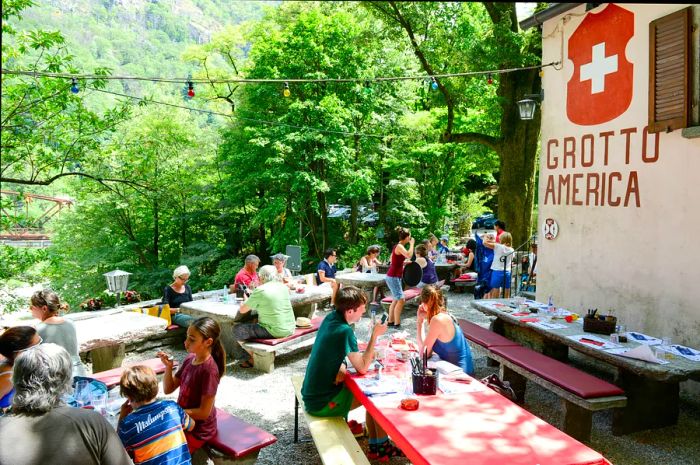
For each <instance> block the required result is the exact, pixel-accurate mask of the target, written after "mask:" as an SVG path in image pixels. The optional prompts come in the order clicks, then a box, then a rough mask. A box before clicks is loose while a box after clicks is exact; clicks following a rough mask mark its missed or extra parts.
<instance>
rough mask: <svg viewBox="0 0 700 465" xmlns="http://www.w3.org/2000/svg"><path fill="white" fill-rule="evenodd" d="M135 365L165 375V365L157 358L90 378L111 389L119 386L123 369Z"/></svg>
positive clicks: (113, 369) (94, 374) (102, 372)
mask: <svg viewBox="0 0 700 465" xmlns="http://www.w3.org/2000/svg"><path fill="white" fill-rule="evenodd" d="M136 365H146V366H147V367H149V368H151V369H153V371H155V372H156V374H157V375H162V374H163V373H165V365H163V362H161V361H160V359H159V358H151V359H148V360H143V361H140V362H134V363H128V364H126V365H123V366H121V367H118V368H112V369H111V370H107V371H101V372H99V373H93V374H92V375H90V378H93V379H96V380H98V381H102V382H103V383H105V384H106V385H107V389H112V388H113V387H114V386H116V385H118V384H119V380H120V379H121V377H122V373H123V372H124V368H126V367H130V366H136ZM176 365H177V362H176Z"/></svg>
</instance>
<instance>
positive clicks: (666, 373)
mask: <svg viewBox="0 0 700 465" xmlns="http://www.w3.org/2000/svg"><path fill="white" fill-rule="evenodd" d="M494 303H500V304H505V305H508V304H509V303H510V299H493V300H474V301H472V303H471V305H472V307H474V308H475V309H477V310H479V311H480V312H482V313H485V314H487V315H491V316H496V317H498V318H499V319H501V320H503V321H504V322H507V323H509V324H513V325H517V326H520V327H525V328H528V329H529V330H531V331H533V332H535V333H537V334H541V335H542V336H544V337H545V338H547V339H549V340H551V341H556V342H559V343H561V344H564V345H566V346H568V347H570V348H572V349H575V350H577V351H579V352H581V353H584V354H586V355H589V356H591V357H593V358H595V359H597V360H601V361H604V362H606V363H609V364H610V365H612V366H615V367H618V368H621V369H624V370H627V371H629V372H632V373H634V374H637V375H640V376H643V377H645V378H651V379H654V380H656V381H662V382H678V381H685V380H687V379H694V380H696V381H700V362H693V361H691V360H688V359H685V358H683V357H678V356H675V357H674V358H673V359H672V360H669V362H670V363H668V364H665V365H661V364H658V363H651V362H645V361H642V360H635V359H632V358H628V357H623V356H621V355H615V354H611V353H608V352H606V351H604V350H599V349H596V348H593V347H591V346H589V345H588V344H583V343H581V342H578V341H575V340H573V339H569V338H568V337H567V336H574V335H577V334H591V335H593V336H598V337H602V338H605V339H607V338H608V336H606V335H604V334H596V333H585V332H584V331H583V318H579V319H578V320H577V321H575V322H572V323H567V322H566V321H565V320H563V319H558V318H557V319H554V320H552V322H553V323H560V324H562V325H566V328H565V329H556V330H550V329H544V328H539V327H537V326H533V325H531V324H528V323H524V322H522V321H520V318H519V317H514V316H513V315H511V314H510V313H508V312H504V311H502V310H500V309H499V308H498V307H495V306H494ZM538 304H539V305H545V304H542V303H538ZM505 308H507V309H508V310H513V312H512V313H516V312H517V311H516V310H515V309H511V308H510V307H505ZM531 316H532V317H538V314H532V315H531ZM650 336H653V334H650ZM628 339H629V338H628ZM620 345H621V346H623V347H627V348H629V349H634V348H635V347H638V346H639V345H641V344H639V343H637V342H633V341H629V340H628V342H626V343H620Z"/></svg>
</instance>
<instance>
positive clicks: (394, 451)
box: [377, 441, 406, 462]
mask: <svg viewBox="0 0 700 465" xmlns="http://www.w3.org/2000/svg"><path fill="white" fill-rule="evenodd" d="M377 455H378V459H379V461H380V462H388V461H389V459H390V458H392V457H406V455H405V454H404V453H403V452H401V449H399V448H398V447H396V446H395V445H393V444H392V443H391V442H389V441H386V442H384V443H382V444H378V445H377Z"/></svg>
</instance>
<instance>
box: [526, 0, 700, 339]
mask: <svg viewBox="0 0 700 465" xmlns="http://www.w3.org/2000/svg"><path fill="white" fill-rule="evenodd" d="M607 5H608V4H603V5H601V6H599V7H597V8H595V9H594V10H591V12H589V13H588V14H590V13H598V12H601V11H602V10H604V9H605V8H606V6H607ZM619 6H620V7H622V8H624V9H626V10H629V11H631V12H632V13H634V35H633V36H632V38H631V39H630V41H629V43H628V44H627V48H626V57H627V60H628V61H629V62H631V63H632V65H633V81H632V82H633V94H632V95H633V96H632V101H631V103H630V105H629V107H628V108H627V110H626V111H624V113H622V114H621V115H620V116H617V117H615V118H614V119H612V120H610V121H607V122H604V123H601V124H595V125H577V124H574V123H572V122H571V121H570V119H569V118H568V117H567V111H566V105H567V103H566V102H567V82H568V81H569V80H570V79H571V77H572V76H573V75H574V67H575V64H574V63H573V62H572V61H570V60H568V59H567V55H568V50H567V48H568V41H569V38H570V37H571V35H572V33H573V32H574V31H575V30H576V28H577V27H578V26H579V25H580V24H581V22H582V21H583V19H584V17H585V16H586V14H587V13H586V12H585V8H584V6H583V5H582V6H580V7H579V8H577V9H574V10H571V11H570V12H568V13H567V14H565V15H562V16H559V17H557V18H554V19H552V20H549V21H547V22H545V24H544V26H543V32H542V36H543V63H548V62H552V61H559V60H562V62H563V67H562V69H561V70H555V69H553V68H551V67H549V68H546V69H545V71H544V75H543V88H544V93H545V100H544V102H543V104H542V107H541V109H542V156H541V164H540V181H539V183H540V184H539V199H538V201H539V222H540V224H539V229H538V230H539V244H540V245H539V257H538V265H537V267H538V280H537V281H538V282H537V299H538V300H540V301H546V299H547V297H548V296H549V295H552V296H553V298H554V301H555V303H556V304H557V305H559V306H564V307H567V308H570V309H572V310H574V311H579V312H585V310H586V309H587V308H598V309H599V310H600V311H604V312H607V311H608V310H609V309H615V314H616V315H617V316H618V317H619V318H621V322H622V323H625V324H627V326H628V328H629V329H633V330H639V331H644V332H646V333H648V334H652V335H656V336H659V337H663V336H670V337H672V338H673V340H674V342H679V343H683V344H688V345H690V346H692V347H696V348H700V250H699V249H700V245H699V244H698V237H700V139H698V138H696V139H686V138H683V137H682V136H681V131H680V130H678V131H673V132H671V133H663V134H660V135H659V149H658V157H657V156H656V152H655V150H654V144H655V135H653V134H650V135H649V136H648V137H647V146H646V152H644V151H643V131H644V128H645V126H646V124H647V118H648V116H647V115H648V90H649V84H648V81H649V78H648V75H649V52H648V43H649V40H648V37H649V22H650V21H652V20H654V19H656V18H659V17H662V16H665V15H667V14H670V13H672V12H674V11H676V10H679V9H681V8H684V7H686V6H688V5H681V4H676V5H661V4H659V5H647V4H640V5H637V4H620V5H619ZM617 32H618V29H617V28H616V27H610V28H609V29H608V32H607V33H608V34H611V35H612V34H616V33H617ZM696 59H697V57H696ZM606 79H609V78H606ZM605 84H606V85H609V84H610V82H609V81H607V80H606V82H605ZM630 128H632V129H630ZM626 129H629V143H628V141H627V139H628V136H627V135H626V134H625V133H624V132H622V133H621V131H624V130H626ZM632 130H634V131H636V132H632ZM606 132H613V135H610V136H601V133H606ZM585 134H590V135H591V136H590V137H587V139H586V143H585V144H586V150H585V158H584V162H586V164H589V163H590V162H591V161H592V164H591V166H588V167H586V166H582V165H581V156H582V151H581V141H582V137H583V136H584V135H585ZM566 137H573V139H574V140H575V144H576V150H575V151H574V152H575V154H576V156H575V157H569V158H568V159H567V166H566V168H565V167H564V166H563V156H562V153H563V151H564V144H565V142H564V138H566ZM550 140H554V141H556V142H549V141H550ZM591 140H592V142H593V150H590V146H591ZM606 140H607V142H608V160H607V165H606V164H605V150H604V149H605V147H604V146H605V142H606ZM548 144H551V145H550V153H549V155H550V157H549V160H548ZM556 144H558V146H556ZM567 144H568V146H569V147H570V146H571V142H570V141H569V142H567ZM627 146H629V162H627V161H626V152H627ZM591 153H592V155H593V157H592V159H591ZM556 155H558V160H556V161H557V163H556V167H553V166H554V165H555V163H554V161H555V159H554V156H556ZM645 157H646V162H645V161H644V160H643V159H644V158H645ZM572 158H575V166H572V165H573V164H572ZM548 162H549V166H548ZM613 172H617V173H619V175H620V180H618V179H617V177H616V176H614V177H613V183H612V188H613V195H612V196H611V197H610V198H609V199H608V194H607V192H606V193H605V197H604V199H605V200H604V201H603V202H601V200H600V199H601V197H600V194H601V192H600V189H598V190H596V189H593V191H595V192H597V193H598V202H597V203H598V205H595V203H596V202H595V199H596V197H595V195H594V193H593V192H591V193H590V195H587V192H586V185H587V184H586V183H587V181H588V180H589V179H590V182H591V186H593V187H595V180H596V179H597V180H598V182H600V181H601V180H602V177H603V175H605V177H606V184H607V180H609V179H610V173H613ZM589 173H596V174H597V178H596V177H595V176H594V177H592V178H588V176H589ZM575 174H576V175H578V176H577V177H576V182H577V186H578V187H579V192H578V193H577V194H576V195H575V196H574V193H573V192H570V195H569V200H568V202H567V201H566V198H565V197H566V196H565V195H562V196H561V197H563V199H560V198H558V196H557V197H556V198H555V196H554V195H553V193H557V194H558V188H559V182H558V181H559V175H562V176H566V175H569V176H570V178H569V179H570V182H571V183H573V180H574V175H575ZM550 176H553V177H552V178H550ZM635 176H636V182H635V181H634V179H633V180H632V185H631V192H630V195H629V201H628V205H627V206H624V203H625V192H626V191H627V185H628V182H629V179H630V178H631V177H632V178H634V177H635ZM550 179H551V181H550ZM548 181H550V182H552V184H551V185H550V188H551V187H552V185H553V186H554V191H552V190H551V189H550V191H549V192H548V191H547V188H548ZM606 187H607V186H606ZM606 190H607V189H606ZM563 192H565V189H564V190H563ZM618 195H619V196H621V197H620V205H619V206H612V205H609V204H608V203H609V202H608V201H609V200H612V201H613V203H615V200H616V197H617V196H618ZM637 199H638V201H639V206H637ZM586 200H588V203H589V204H588V205H586ZM574 202H580V203H581V205H574ZM601 203H602V205H600V204H601ZM546 218H553V219H555V220H556V221H557V223H558V226H559V234H558V236H557V237H556V239H554V240H547V239H545V238H544V235H543V234H542V223H543V222H544V221H545V219H546Z"/></svg>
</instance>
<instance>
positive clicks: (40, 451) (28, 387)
mask: <svg viewBox="0 0 700 465" xmlns="http://www.w3.org/2000/svg"><path fill="white" fill-rule="evenodd" d="M71 370H72V363H71V358H70V355H68V352H66V350H65V349H64V348H63V347H61V346H59V345H56V344H40V345H37V346H34V347H31V348H29V349H27V350H25V351H24V352H22V353H21V354H20V355H18V356H17V358H16V359H15V363H14V373H13V376H12V381H13V383H14V385H15V391H16V393H15V397H14V399H13V400H12V414H11V415H8V416H4V417H0V463H3V464H5V463H7V464H10V463H11V464H13V465H40V464H47V463H70V464H71V465H83V464H86V465H87V464H110V465H111V464H114V465H122V464H123V465H128V464H131V463H132V462H131V459H130V458H129V456H128V454H127V453H126V450H124V446H122V443H121V441H120V440H119V437H118V436H117V433H116V432H115V431H114V430H113V429H112V427H111V426H110V425H109V423H108V422H107V420H105V419H104V418H102V416H101V415H100V414H99V413H97V412H95V411H92V410H86V409H81V408H73V407H68V406H66V405H65V404H64V402H63V400H62V399H63V395H64V394H66V393H67V392H68V391H69V390H70V388H71V381H72V379H73V376H72V372H71Z"/></svg>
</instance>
